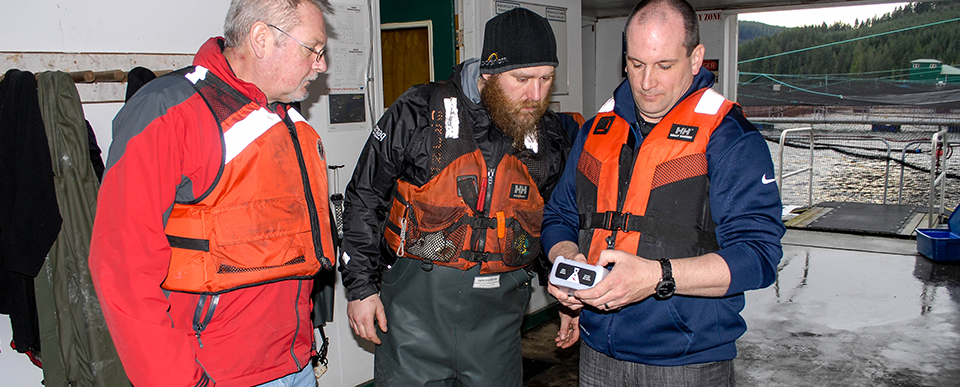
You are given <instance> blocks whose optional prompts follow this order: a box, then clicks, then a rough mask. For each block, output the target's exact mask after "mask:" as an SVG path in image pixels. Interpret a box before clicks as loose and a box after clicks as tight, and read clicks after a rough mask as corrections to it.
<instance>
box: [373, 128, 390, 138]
mask: <svg viewBox="0 0 960 387" xmlns="http://www.w3.org/2000/svg"><path fill="white" fill-rule="evenodd" d="M386 137H387V134H386V133H384V132H383V130H382V129H380V125H377V126H374V127H373V138H375V139H377V141H380V142H383V139H384V138H386Z"/></svg>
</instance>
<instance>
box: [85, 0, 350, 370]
mask: <svg viewBox="0 0 960 387" xmlns="http://www.w3.org/2000/svg"><path fill="white" fill-rule="evenodd" d="M331 11H332V8H331V7H330V4H329V3H328V2H327V1H326V0H309V1H308V0H301V1H285V0H234V1H233V2H232V3H231V4H230V9H229V10H228V13H227V18H226V22H225V23H224V24H225V26H224V29H225V31H224V36H225V38H220V37H216V38H211V39H210V40H208V41H207V42H206V43H205V44H204V45H203V46H202V47H201V48H200V51H199V52H198V53H197V54H196V56H195V58H194V62H193V66H190V67H188V68H185V69H182V70H179V71H175V72H174V73H172V74H170V75H166V76H163V77H160V78H157V79H156V80H153V81H151V82H150V83H148V84H147V85H145V86H144V87H143V88H141V89H140V90H139V91H138V92H137V94H136V95H135V96H134V97H133V98H132V99H130V101H129V102H128V103H127V104H126V105H125V106H124V107H123V109H122V110H121V111H120V113H119V114H117V117H116V118H115V119H114V128H113V133H114V137H113V143H112V145H111V148H110V157H109V161H108V166H107V167H108V170H107V172H106V175H105V176H104V179H103V185H102V186H101V188H100V193H99V195H100V196H99V202H100V203H101V205H100V206H98V208H97V217H96V221H95V224H94V230H93V240H92V246H91V252H90V271H91V274H92V276H93V280H94V284H95V285H96V290H97V294H98V296H99V298H100V302H101V305H102V307H103V314H104V317H105V318H106V322H107V324H108V326H109V328H110V333H111V334H112V336H113V339H114V341H115V343H116V346H117V352H118V353H119V354H120V360H121V361H122V363H123V365H124V368H125V370H126V372H127V375H128V376H129V377H130V380H131V381H132V382H133V384H134V385H136V386H138V387H143V386H214V385H216V386H253V385H266V386H270V385H273V386H277V385H283V386H303V387H306V386H315V385H316V382H317V381H316V377H315V376H314V372H313V366H312V365H311V358H312V357H313V356H315V355H316V351H315V349H314V348H315V345H314V338H313V337H314V336H313V329H312V328H313V324H312V323H311V317H310V313H311V311H312V309H313V308H312V305H311V298H310V291H311V289H312V288H313V280H312V278H313V276H314V275H315V274H316V273H317V272H318V271H319V270H321V269H332V262H331V259H333V256H334V250H333V240H332V233H331V227H330V222H329V219H330V213H329V208H328V204H327V203H328V199H327V197H328V195H327V179H326V176H327V171H326V162H325V154H324V147H323V143H322V142H321V140H320V137H319V136H318V135H317V132H316V131H315V130H314V129H313V128H311V127H310V125H309V124H307V122H306V120H304V118H303V116H301V115H300V113H299V112H297V111H296V110H295V109H293V108H292V107H291V106H290V103H292V102H296V101H301V100H303V99H304V98H306V96H307V86H308V85H309V84H310V82H311V81H313V80H314V79H316V78H317V76H318V75H319V73H321V72H324V71H326V69H327V66H326V62H325V60H324V58H323V56H324V55H323V54H324V46H325V44H326V40H327V34H326V29H325V26H324V19H323V18H324V13H330V12H331Z"/></svg>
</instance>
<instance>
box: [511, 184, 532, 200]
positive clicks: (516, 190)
mask: <svg viewBox="0 0 960 387" xmlns="http://www.w3.org/2000/svg"><path fill="white" fill-rule="evenodd" d="M528 197H530V186H529V185H523V184H514V185H513V186H511V187H510V199H520V200H527V198H528Z"/></svg>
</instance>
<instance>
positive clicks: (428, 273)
mask: <svg viewBox="0 0 960 387" xmlns="http://www.w3.org/2000/svg"><path fill="white" fill-rule="evenodd" d="M482 58H483V60H482V61H478V60H477V59H471V60H468V61H466V62H464V63H461V64H460V65H459V66H457V67H456V69H455V71H454V73H453V75H452V76H451V77H450V78H449V79H448V80H447V81H443V82H436V83H431V84H426V85H418V86H414V87H412V88H411V89H410V90H408V91H407V92H406V93H404V94H403V95H402V96H401V97H400V98H399V99H398V100H397V102H395V103H394V104H393V105H392V106H391V107H390V109H389V110H388V111H387V112H386V113H385V114H384V115H383V117H382V118H381V119H380V121H379V122H378V124H377V126H376V127H375V128H374V129H373V133H371V135H370V138H369V140H367V143H366V145H365V146H364V149H363V151H362V152H361V155H360V159H359V161H358V162H357V169H356V171H355V172H354V175H353V179H352V180H351V182H350V183H349V185H348V186H347V188H346V191H345V196H346V202H345V206H344V227H343V229H344V230H343V233H344V241H343V255H342V258H341V259H342V261H341V266H340V270H341V273H342V276H343V284H344V286H345V287H346V289H347V299H348V300H349V303H348V306H347V314H348V317H349V319H350V326H351V327H352V328H353V330H354V332H355V333H356V334H357V335H358V336H360V337H361V338H363V339H366V340H370V341H372V342H374V343H376V344H378V346H377V348H376V357H375V372H374V380H375V383H376V384H377V385H378V386H426V385H463V386H520V385H521V384H522V366H521V353H520V324H521V321H522V320H523V315H524V312H525V311H526V307H527V302H528V301H529V298H530V291H531V289H530V279H531V275H530V274H529V270H527V267H528V266H529V265H530V263H531V262H533V260H534V259H536V258H537V257H538V256H540V255H541V252H540V246H539V243H540V242H539V237H540V224H541V220H542V214H543V212H542V211H543V203H544V201H545V200H546V199H547V198H548V197H549V193H550V191H551V190H552V189H553V187H554V185H555V184H556V181H557V179H558V178H559V175H560V172H561V171H562V169H563V160H564V158H565V157H566V154H567V152H568V151H569V148H570V144H569V136H568V134H567V133H566V131H565V130H564V129H563V127H562V126H561V123H560V119H559V118H558V117H557V115H556V114H555V113H553V112H552V111H550V110H548V109H547V105H548V103H549V102H548V101H549V96H550V88H551V86H552V83H553V80H554V71H555V70H554V68H555V67H556V66H557V64H558V61H557V47H556V39H555V37H554V35H553V30H552V29H551V28H550V25H549V24H548V22H547V21H546V19H544V18H543V17H541V16H539V15H537V14H535V13H533V12H531V11H529V10H526V9H523V8H518V9H514V10H511V11H508V12H505V13H503V14H501V15H499V16H496V17H494V18H493V19H491V20H490V21H488V22H487V24H486V28H485V32H484V43H483V55H482Z"/></svg>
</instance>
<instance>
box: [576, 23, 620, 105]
mask: <svg viewBox="0 0 960 387" xmlns="http://www.w3.org/2000/svg"><path fill="white" fill-rule="evenodd" d="M626 22H627V18H626V17H617V18H604V19H600V20H597V53H596V58H597V68H596V71H597V80H596V85H597V86H596V87H597V88H596V90H595V92H594V93H595V94H594V99H593V101H594V106H596V108H600V106H602V105H603V103H604V102H606V100H608V99H610V97H612V96H613V90H614V89H616V88H617V86H618V85H620V82H621V81H623V79H624V78H623V77H621V76H620V74H621V73H623V43H622V42H623V25H624V23H626ZM596 113H597V111H596V110H594V111H593V112H592V113H590V114H589V115H587V114H584V115H583V116H584V117H585V118H587V119H590V117H593V116H595V115H596Z"/></svg>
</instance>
